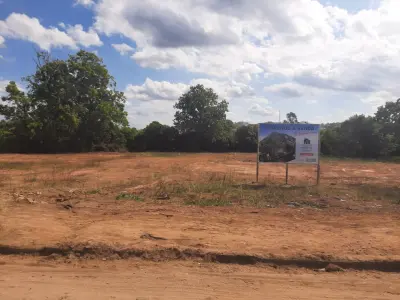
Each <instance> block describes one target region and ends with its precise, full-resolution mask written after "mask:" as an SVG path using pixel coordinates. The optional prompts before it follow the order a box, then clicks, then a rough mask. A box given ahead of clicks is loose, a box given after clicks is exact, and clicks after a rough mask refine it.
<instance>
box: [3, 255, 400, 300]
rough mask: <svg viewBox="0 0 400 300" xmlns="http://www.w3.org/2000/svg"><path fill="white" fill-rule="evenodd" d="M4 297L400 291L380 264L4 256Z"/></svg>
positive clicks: (349, 295) (390, 294) (316, 295)
mask: <svg viewBox="0 0 400 300" xmlns="http://www.w3.org/2000/svg"><path fill="white" fill-rule="evenodd" d="M0 264H1V267H0V299H2V300H21V299H25V300H43V299H49V300H53V299H54V300H61V299H62V300H75V299H98V300H103V299H107V300H108V299H129V300H132V299H140V300H145V299H152V300H153V299H182V300H183V299H185V300H188V299H201V300H205V299H208V300H211V299H226V300H232V299H296V300H301V299H305V300H306V299H307V300H312V299H318V300H320V299H340V300H343V299H374V300H377V299H382V300H383V299H393V300H394V299H399V297H400V280H399V279H400V276H399V275H398V274H388V273H379V272H368V273H366V272H354V271H353V272H352V271H350V272H345V273H316V272H313V271H308V270H304V269H290V268H284V269H280V268H278V269H273V268H270V267H268V266H264V265H258V266H251V267H248V266H237V265H221V264H212V263H198V262H164V263H153V262H146V261H142V260H125V261H95V260H94V261H93V260H91V261H86V262H85V261H83V262H76V261H74V260H73V261H70V262H69V263H65V262H58V261H48V260H43V259H40V258H27V257H10V256H9V257H0Z"/></svg>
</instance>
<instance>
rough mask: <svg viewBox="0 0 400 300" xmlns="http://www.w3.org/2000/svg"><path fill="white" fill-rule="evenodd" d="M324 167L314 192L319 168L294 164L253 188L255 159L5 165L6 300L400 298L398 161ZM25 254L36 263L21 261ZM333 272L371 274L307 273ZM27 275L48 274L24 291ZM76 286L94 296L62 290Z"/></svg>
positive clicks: (148, 157)
mask: <svg viewBox="0 0 400 300" xmlns="http://www.w3.org/2000/svg"><path fill="white" fill-rule="evenodd" d="M321 170H322V176H321V184H320V185H319V186H315V175H316V174H315V167H313V166H292V165H291V166H290V177H289V183H290V185H289V186H285V185H283V183H284V177H285V167H284V166H283V165H279V164H268V165H267V164H265V165H261V168H260V182H259V183H255V182H254V181H255V155H252V154H181V155H179V154H71V155H1V156H0V187H1V189H0V253H1V254H3V257H2V256H1V255H0V264H1V263H2V262H3V265H4V268H3V266H1V270H2V273H0V286H1V289H0V290H1V292H2V293H3V294H1V293H0V298H1V299H24V298H23V297H25V299H43V295H51V297H49V298H48V299H89V298H93V297H95V294H93V293H94V291H95V289H96V288H98V286H99V285H101V286H102V287H104V289H103V290H102V292H101V293H100V294H98V297H97V298H98V299H125V298H127V299H132V297H131V296H132V295H134V296H137V297H139V298H138V299H142V298H140V297H148V298H143V299H237V298H248V297H246V296H245V295H246V294H247V293H245V292H246V291H248V292H252V293H253V294H252V295H254V297H251V298H252V299H258V298H260V299H261V297H262V295H265V291H267V290H268V291H271V289H272V290H274V291H276V294H273V295H274V297H272V298H275V299H279V295H281V298H282V299H314V298H315V299H321V298H322V295H325V296H326V298H327V299H347V298H348V299H354V298H356V299H361V298H363V299H364V298H365V299H368V298H370V299H394V298H396V297H398V295H399V286H398V285H396V284H395V283H394V282H395V279H396V278H397V279H399V276H398V272H400V247H399V245H400V231H399V228H400V215H399V212H400V176H399V175H400V165H399V164H389V163H376V162H362V161H352V160H348V161H344V160H323V161H322V165H321ZM26 254H31V255H40V256H42V258H29V257H27V258H25V260H29V259H31V260H33V261H34V262H32V261H28V262H27V263H25V264H24V263H22V264H20V263H19V261H20V260H21V258H20V257H15V256H13V255H26ZM4 255H6V256H4ZM54 255H56V256H54ZM47 258H54V260H52V261H51V262H49V260H46V263H44V265H43V259H47ZM138 258H140V259H138ZM66 259H67V260H68V261H65V260H66ZM121 259H124V260H123V261H121ZM143 259H144V260H143ZM36 260H39V261H36ZM103 260H107V262H104V261H103ZM108 260H112V262H108ZM148 260H151V261H157V262H158V263H157V264H155V263H154V262H149V261H148ZM182 260H186V262H181V261H182ZM124 261H126V263H125V262H124ZM128 262H129V264H131V265H132V266H134V267H132V268H136V269H140V270H144V273H142V272H136V271H135V272H133V273H132V270H131V269H130V268H127V264H128ZM213 262H214V263H215V262H217V263H219V264H214V263H213ZM329 262H335V263H337V264H339V265H341V266H342V267H344V268H346V269H353V270H364V271H363V272H361V273H358V271H357V272H356V271H352V272H350V273H349V272H346V273H345V275H339V274H334V275H329V276H328V275H327V274H325V273H324V275H322V274H319V273H318V274H315V272H313V271H312V270H313V269H316V268H318V269H319V268H323V267H325V266H326V265H327V263H329ZM220 263H230V264H232V263H233V264H236V265H229V266H228V265H224V264H220ZM47 264H50V266H48V265H47ZM71 264H72V265H71ZM198 264H201V266H203V264H204V265H205V266H206V267H204V268H206V269H203V268H202V267H199V265H198ZM244 264H245V265H252V266H241V267H239V266H238V265H244ZM271 265H272V266H274V267H275V268H271V267H268V266H271ZM290 265H292V266H295V267H294V268H289V269H287V268H288V266H290ZM74 266H75V267H74ZM96 266H99V268H100V270H102V272H101V274H99V273H98V272H97V271H96V270H95V269H93V268H95V267H96ZM86 267H87V268H88V269H85V270H81V268H86ZM299 267H302V268H306V269H298V268H299ZM96 268H97V267H96ZM109 268H112V270H111V271H110V270H109ZM290 270H291V271H290ZM376 271H385V272H392V273H391V274H390V273H375V272H376ZM21 272H23V273H21ZM165 272H167V273H165ZM168 272H176V273H177V274H180V275H178V277H179V276H181V277H182V278H186V279H184V280H183V279H182V280H181V279H179V278H174V277H171V276H168V275H165V276H164V275H162V276H161V275H160V274H163V273H165V274H168ZM288 272H289V273H288ZM396 272H397V273H396ZM25 273H26V274H30V276H33V277H31V278H34V277H35V278H37V276H39V274H42V273H43V274H52V275H48V276H47V275H46V276H47V277H46V276H45V277H44V278H41V280H39V281H38V280H37V279H32V280H30V279H26V280H25V281H24V284H23V285H19V284H17V282H19V281H20V280H21V276H22V274H24V276H25ZM139 273H140V274H139ZM5 274H10V276H9V278H8V279H7V280H6V279H3V278H4V277H3V278H2V277H1V276H5ZM94 274H96V275H94ZM232 274H233V275H232ZM243 274H244V275H243ZM249 274H251V275H249ZM374 274H378V275H377V276H375V275H374ZM49 276H51V278H50V279H49V278H48V277H49ZM75 276H78V277H75ZM92 276H94V278H96V280H95V281H94V280H92V279H90V278H92ZM129 276H133V277H132V278H130V277H129ZM210 276H211V277H212V278H214V279H212V280H211V279H210V278H211V277H210ZM243 276H244V277H243ZM26 278H28V277H26ZM77 278H78V279H77ZM207 278H208V279H207ZM217 278H218V279H217ZM272 278H274V279H273V280H272ZM134 279H135V280H134ZM364 279H365V280H364ZM82 280H83V281H85V282H87V284H88V285H89V286H90V289H82V290H79V289H77V288H76V289H74V290H73V291H71V290H68V288H67V286H71V285H73V286H75V287H76V285H75V282H82ZM176 280H178V282H179V283H177V282H176ZM185 280H186V281H185ZM133 281H134V282H135V285H133V287H134V290H135V293H133V294H132V293H131V291H132V290H130V289H129V286H130V287H131V288H132V282H133ZM380 281H381V282H385V284H386V285H381V284H380V283H379V282H380ZM145 282H152V284H149V283H146V284H145ZM216 282H218V284H217V283H216ZM344 282H346V284H347V285H348V287H349V289H354V293H353V294H350V293H348V294H346V292H345V290H346V289H343V288H342V285H343V284H344ZM366 282H369V285H368V284H367V283H366ZM107 283H108V284H110V285H113V286H114V287H118V288H117V289H115V288H114V289H108V288H107V286H108V285H107ZM392 283H393V285H392ZM174 284H177V285H176V286H177V288H172V286H175V285H174ZM347 285H346V286H347ZM179 286H180V287H181V288H182V289H186V288H187V293H188V294H187V295H188V296H187V297H184V295H183V294H181V293H179ZM371 286H376V287H377V286H379V288H376V289H373V290H372V289H371ZM56 287H60V288H61V290H63V291H64V290H65V291H66V292H65V293H66V294H65V295H64V294H60V293H59V292H60V291H61V290H60V289H57V288H56ZM169 287H171V288H169ZM207 287H211V288H212V291H214V292H211V293H209V292H207V293H205V292H204V291H205V290H206V289H207ZM289 287H290V291H289V290H288V288H289ZM29 288H30V289H32V290H34V291H36V292H37V293H36V294H35V293H32V292H31V290H29ZM12 291H14V292H13V293H11V292H12ZM28 291H30V292H29V293H28ZM43 291H44V292H43ZM163 291H165V294H162V293H163ZM200 291H201V292H200ZM227 291H229V292H227ZM4 293H5V294H4ZM11 295H12V296H11ZM96 295H97V294H96ZM163 295H166V296H163ZM356 295H358V296H356ZM396 295H397V296H396ZM13 297H14V298H13ZM29 297H30V298H29ZM52 297H53V298H52ZM56 297H59V298H56ZM60 297H64V298H60ZM101 297H103V298H101ZM112 297H114V298H112ZM124 297H125V298H124ZM151 297H153V298H151ZM207 297H209V298H207ZM133 299H135V298H133Z"/></svg>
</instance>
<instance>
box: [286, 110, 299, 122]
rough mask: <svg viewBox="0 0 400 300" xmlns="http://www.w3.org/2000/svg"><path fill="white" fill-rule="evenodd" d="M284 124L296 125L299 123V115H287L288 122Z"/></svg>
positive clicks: (292, 113) (291, 113)
mask: <svg viewBox="0 0 400 300" xmlns="http://www.w3.org/2000/svg"><path fill="white" fill-rule="evenodd" d="M283 123H290V124H296V123H299V121H298V120H297V115H296V114H295V113H294V112H290V113H288V114H286V120H285V121H283Z"/></svg>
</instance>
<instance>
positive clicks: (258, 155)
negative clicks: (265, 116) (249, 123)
mask: <svg viewBox="0 0 400 300" xmlns="http://www.w3.org/2000/svg"><path fill="white" fill-rule="evenodd" d="M259 138H260V124H258V128H257V170H256V182H257V183H258V172H259V168H260V143H259V140H258V139H259Z"/></svg>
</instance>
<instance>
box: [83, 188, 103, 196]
mask: <svg viewBox="0 0 400 300" xmlns="http://www.w3.org/2000/svg"><path fill="white" fill-rule="evenodd" d="M100 193H101V190H100V189H94V190H89V191H87V192H86V194H88V195H96V194H100Z"/></svg>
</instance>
